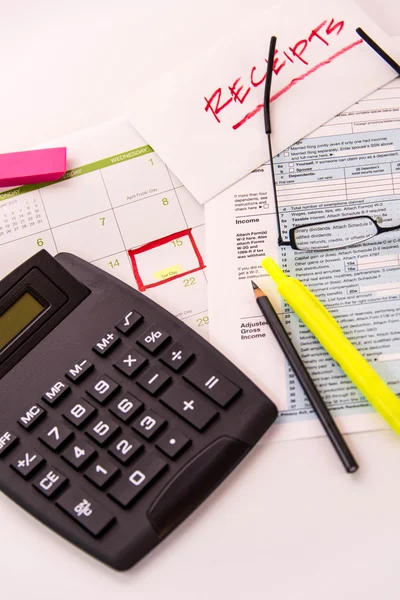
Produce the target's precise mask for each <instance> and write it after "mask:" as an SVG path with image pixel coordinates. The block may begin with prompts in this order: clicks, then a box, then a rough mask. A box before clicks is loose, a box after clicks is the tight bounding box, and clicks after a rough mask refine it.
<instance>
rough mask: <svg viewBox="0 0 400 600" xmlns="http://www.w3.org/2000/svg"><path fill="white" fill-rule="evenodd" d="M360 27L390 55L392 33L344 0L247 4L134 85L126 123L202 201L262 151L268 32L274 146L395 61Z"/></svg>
mask: <svg viewBox="0 0 400 600" xmlns="http://www.w3.org/2000/svg"><path fill="white" fill-rule="evenodd" d="M357 27H362V29H363V30H364V31H366V32H367V33H368V34H369V35H370V36H371V37H372V38H373V39H375V40H376V42H377V43H378V44H379V45H380V46H381V47H382V48H384V49H385V50H386V51H387V52H388V53H389V54H392V55H393V56H394V57H396V56H397V54H398V48H396V46H395V44H394V42H393V41H392V39H391V38H389V36H387V35H386V34H385V33H384V32H383V31H382V30H381V29H380V28H379V27H378V26H377V25H376V24H375V23H374V22H373V21H372V20H371V19H370V18H369V17H368V16H367V15H366V14H365V13H364V12H363V11H362V10H360V8H359V7H358V6H357V5H356V4H354V3H353V2H352V1H351V0H330V2H329V8H327V3H326V2H321V0H302V2H298V0H285V1H284V2H282V3H277V4H276V5H275V6H274V7H272V8H270V9H268V10H264V11H260V12H258V13H255V14H254V13H252V16H251V17H249V18H248V20H247V21H245V22H243V23H242V24H241V25H240V27H238V28H237V30H236V31H234V32H225V36H223V37H222V38H221V39H220V40H219V41H218V42H217V43H216V44H215V45H214V46H213V47H212V48H207V49H205V50H204V51H203V52H202V53H201V54H194V52H191V51H190V48H187V47H185V53H186V56H185V60H184V62H182V64H180V65H178V66H176V67H175V68H174V69H173V70H171V71H169V72H168V73H166V74H165V75H164V76H163V77H161V79H158V80H156V81H152V82H151V84H150V85H148V86H147V87H146V88H144V89H142V90H137V89H136V90H135V94H134V97H133V98H131V100H130V104H129V109H128V110H129V112H130V114H132V115H134V117H133V119H132V120H133V124H134V125H135V127H136V128H137V129H138V130H139V131H140V133H141V134H142V135H143V137H144V138H145V139H146V140H147V141H148V143H149V144H150V145H151V146H152V148H154V149H155V151H156V152H157V153H158V154H159V155H160V156H161V158H162V159H163V160H164V161H165V162H166V163H167V164H168V166H169V167H170V169H171V170H172V172H173V173H174V174H175V175H176V176H177V177H178V178H179V179H180V181H182V182H183V183H184V184H185V186H186V187H187V188H188V189H189V191H190V192H191V193H192V194H193V195H194V197H195V198H196V199H197V200H198V201H199V202H201V203H203V202H206V201H207V200H209V199H210V198H212V197H213V196H215V195H216V194H218V193H219V192H221V191H222V190H224V189H225V188H227V187H229V186H230V185H232V184H233V183H234V182H235V181H238V179H241V178H242V177H244V176H245V175H247V174H248V173H249V172H250V171H252V170H254V169H255V168H257V167H258V166H260V165H261V164H263V163H264V162H266V161H267V160H268V147H267V142H266V139H265V133H264V124H263V115H262V104H263V95H264V86H263V83H264V80H265V71H266V67H267V63H266V56H267V53H268V48H269V42H270V39H271V36H272V35H275V36H276V37H277V40H278V41H277V46H276V54H275V56H274V65H273V66H274V73H273V77H272V88H271V98H272V100H273V103H272V108H271V118H272V132H273V133H272V148H273V151H274V154H276V153H278V152H282V151H283V150H284V149H285V148H287V147H288V146H290V145H292V144H294V143H295V142H296V141H298V140H299V139H301V138H302V137H304V136H305V135H308V134H309V133H310V132H312V131H314V130H315V129H316V128H317V127H320V126H321V125H323V124H324V123H326V122H327V121H328V120H329V119H331V118H332V117H334V116H335V115H337V114H339V113H340V112H342V111H343V110H345V109H346V108H348V107H349V106H351V105H352V104H354V103H355V102H357V101H358V100H360V99H361V98H363V97H365V96H367V95H368V94H370V93H371V92H373V91H374V90H375V89H377V88H379V87H381V86H382V85H384V84H386V83H388V82H389V81H391V80H392V79H394V78H395V75H396V74H395V73H394V71H393V70H392V69H391V68H390V67H389V66H388V65H387V64H386V63H385V62H384V61H383V60H382V59H381V58H380V57H379V56H378V55H377V54H376V53H375V52H374V51H373V50H371V48H370V47H369V46H368V45H367V44H365V43H364V42H362V41H361V38H360V37H359V36H358V35H357V33H356V28H357Z"/></svg>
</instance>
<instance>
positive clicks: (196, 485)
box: [0, 250, 277, 570]
mask: <svg viewBox="0 0 400 600" xmlns="http://www.w3.org/2000/svg"><path fill="white" fill-rule="evenodd" d="M276 416H277V410H276V407H275V405H274V404H273V403H272V402H271V401H270V400H269V399H268V398H267V397H266V396H265V395H264V394H263V393H262V392H261V391H260V390H259V389H258V388H257V387H256V386H255V385H254V384H253V383H252V382H251V381H250V380H249V379H248V378H247V377H246V376H245V375H243V373H241V372H240V371H239V370H238V369H237V368H236V367H235V366H234V365H233V364H232V363H231V362H229V361H228V360H227V359H226V358H225V357H224V356H223V355H222V354H220V353H219V352H218V351H217V350H216V349H215V348H214V347H213V346H211V345H210V344H209V343H208V342H206V341H205V340H203V339H202V338H201V337H200V336H199V335H198V334H196V333H195V332H194V331H192V330H191V329H190V328H189V327H187V326H186V325H185V324H184V323H182V322H181V321H179V320H178V319H177V318H176V317H174V316H172V315H171V314H170V313H168V312H167V311H165V310H164V309H163V308H161V307H160V306H159V305H158V304H156V303H154V302H153V301H152V300H150V299H149V298H147V297H145V296H144V295H142V294H141V293H139V292H137V291H136V290H134V289H133V288H131V287H129V286H128V285H126V284H125V283H122V282H121V281H119V280H118V279H116V278H114V277H113V276H111V275H109V274H107V273H106V272H104V271H102V270H101V269H99V268H97V267H95V266H93V265H92V264H90V263H88V262H86V261H84V260H82V259H80V258H78V257H76V256H73V255H72V254H66V253H62V254H58V255H57V256H56V257H55V258H53V257H52V256H51V255H50V254H48V253H47V252H46V251H44V250H42V251H40V252H38V253H37V254H36V255H34V256H33V257H32V258H30V259H29V260H27V261H26V262H25V263H23V264H22V265H21V266H19V267H18V268H17V269H15V270H14V271H13V272H12V273H10V274H9V275H8V276H7V277H6V278H5V279H3V280H2V281H1V282H0V488H1V490H2V491H3V492H4V493H5V494H7V495H8V496H9V497H10V498H12V499H13V500H15V502H17V503H18V504H19V505H20V506H22V507H23V508H24V509H25V510H27V511H28V512H30V513H31V514H32V515H34V516H35V517H36V518H38V519H39V520H40V521H42V522H43V523H44V524H46V525H47V526H48V527H51V528H52V529H53V530H54V531H56V532H57V533H59V534H60V535H62V536H64V537H65V538H67V539H68V540H70V541H71V542H73V543H74V544H76V545H77V546H78V547H80V548H82V549H83V550H85V551H86V552H88V553H89V554H91V555H93V556H95V557H96V558H98V559H100V560H101V561H103V562H104V563H106V564H107V565H109V566H111V567H114V568H115V569H118V570H124V569H127V568H129V567H131V566H132V565H133V564H134V563H136V562H137V561H138V560H139V559H140V558H142V557H143V556H144V555H145V554H147V552H149V551H150V550H151V549H152V548H154V546H156V545H157V544H158V543H159V542H160V541H161V540H162V539H163V538H164V537H165V536H166V535H168V534H169V533H170V532H171V531H172V530H173V529H174V528H175V527H176V526H177V525H179V523H181V522H182V521H183V520H184V519H185V518H186V517H187V516H188V515H189V514H190V513H191V512H192V511H193V510H194V509H195V508H196V507H197V506H199V504H200V503H201V502H202V501H203V500H204V499H205V498H206V497H207V496H208V495H209V494H210V493H211V492H212V491H213V490H214V489H215V488H216V487H217V486H218V485H219V484H220V483H221V482H222V481H223V479H224V478H225V477H226V476H227V475H228V474H229V473H230V472H231V471H232V470H233V469H234V468H235V466H236V465H237V464H238V463H239V462H240V461H241V460H242V458H244V456H246V454H247V453H248V452H249V450H250V449H251V448H252V447H253V446H254V444H255V443H256V442H257V441H258V440H259V439H260V437H261V436H262V435H263V433H264V432H265V431H266V430H267V429H268V427H269V426H270V425H271V424H272V423H273V421H274V420H275V418H276Z"/></svg>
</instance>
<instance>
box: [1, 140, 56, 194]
mask: <svg viewBox="0 0 400 600" xmlns="http://www.w3.org/2000/svg"><path fill="white" fill-rule="evenodd" d="M66 168H67V149H66V148H46V149H44V150H27V151H26V152H10V153H9V154H0V187H7V186H10V185H26V184H28V183H45V182H46V181H57V179H60V177H62V176H63V175H64V174H65V171H66Z"/></svg>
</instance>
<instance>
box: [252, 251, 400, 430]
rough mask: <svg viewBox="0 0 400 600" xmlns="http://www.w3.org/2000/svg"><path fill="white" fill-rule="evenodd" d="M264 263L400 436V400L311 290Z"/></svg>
mask: <svg viewBox="0 0 400 600" xmlns="http://www.w3.org/2000/svg"><path fill="white" fill-rule="evenodd" d="M261 264H262V266H263V267H264V269H265V270H266V271H267V273H268V274H269V275H270V276H271V277H272V279H273V280H274V281H275V283H276V284H277V285H278V291H279V293H280V294H281V296H282V297H283V298H284V299H285V300H286V302H287V303H288V304H289V306H290V307H291V308H292V309H293V310H294V312H295V313H296V314H297V316H298V317H299V318H300V319H301V320H302V321H303V323H304V324H305V325H306V326H307V327H308V329H309V330H310V331H311V332H312V333H313V334H314V335H315V337H316V338H317V340H319V342H320V343H321V344H322V346H323V347H324V348H325V350H326V351H327V352H328V354H330V356H331V357H332V358H333V359H334V360H335V361H336V362H337V363H338V364H339V365H340V367H341V368H342V369H343V371H344V372H345V373H346V375H347V376H348V377H349V378H350V379H351V381H352V382H353V383H354V385H355V386H356V387H357V388H358V389H359V390H360V392H362V394H364V396H365V397H366V398H367V400H369V402H371V404H372V405H373V406H374V407H375V409H376V410H377V411H378V412H379V413H380V414H381V415H382V417H383V418H384V419H385V421H387V422H388V424H389V425H390V427H391V428H392V429H393V430H394V431H396V433H398V434H399V435H400V398H398V396H396V394H395V393H394V392H392V390H391V389H390V388H389V387H388V385H387V384H386V383H385V382H384V381H383V380H382V379H381V378H380V377H379V375H378V373H377V372H376V371H375V370H374V369H373V368H372V367H371V365H370V364H369V363H368V362H367V361H366V360H365V358H364V357H363V356H362V355H361V354H360V353H359V351H358V350H357V349H356V348H355V347H354V346H353V344H351V342H349V340H348V339H347V338H346V337H345V335H344V333H343V331H342V329H341V327H340V325H339V323H338V322H337V321H335V319H334V318H333V317H332V315H331V314H330V313H329V312H328V311H327V310H326V308H325V307H324V306H323V305H322V304H321V302H320V301H319V300H318V299H317V298H316V297H315V296H314V294H312V293H311V292H310V290H308V289H307V288H306V287H305V286H304V285H303V284H302V283H301V282H300V281H298V280H297V279H293V278H292V277H288V276H287V275H285V273H284V272H283V271H282V269H280V268H279V267H278V265H277V264H276V262H275V261H274V260H273V259H272V258H264V259H263V260H262V262H261Z"/></svg>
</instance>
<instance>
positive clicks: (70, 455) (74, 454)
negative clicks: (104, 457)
mask: <svg viewBox="0 0 400 600" xmlns="http://www.w3.org/2000/svg"><path fill="white" fill-rule="evenodd" d="M95 454H96V450H95V449H94V448H92V446H91V445H90V444H88V443H87V442H85V440H80V441H78V442H76V443H74V444H71V446H69V447H68V448H67V449H66V450H64V452H63V453H62V454H61V458H63V459H64V460H65V461H66V462H67V463H69V464H70V465H71V467H74V469H77V470H79V469H81V468H82V467H84V466H85V465H86V464H87V463H88V462H89V460H90V459H91V458H92V457H93V456H95Z"/></svg>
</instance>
